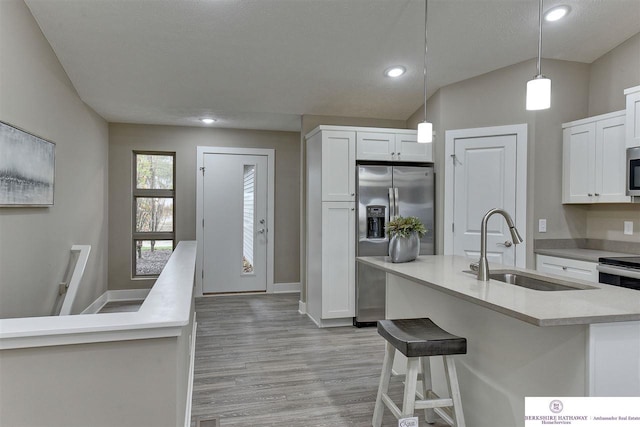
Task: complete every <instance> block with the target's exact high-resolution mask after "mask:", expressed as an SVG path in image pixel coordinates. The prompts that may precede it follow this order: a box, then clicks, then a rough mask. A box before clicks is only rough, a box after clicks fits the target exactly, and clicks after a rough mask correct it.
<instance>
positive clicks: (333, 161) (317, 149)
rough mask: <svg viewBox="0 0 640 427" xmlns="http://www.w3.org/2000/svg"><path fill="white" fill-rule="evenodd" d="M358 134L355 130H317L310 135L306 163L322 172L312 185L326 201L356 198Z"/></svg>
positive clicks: (312, 190) (317, 173)
mask: <svg viewBox="0 0 640 427" xmlns="http://www.w3.org/2000/svg"><path fill="white" fill-rule="evenodd" d="M355 150H356V134H355V132H353V131H343V130H318V131H317V132H315V133H312V134H309V135H308V136H307V159H308V160H307V167H308V168H316V169H317V170H313V171H311V173H312V174H316V175H318V176H319V178H320V179H319V181H317V182H315V181H314V182H313V184H314V187H311V188H310V191H311V192H312V193H313V194H317V193H320V194H321V195H322V196H321V197H322V200H323V201H331V202H352V201H355V199H356V174H355V169H356V155H355V154H356V151H355ZM309 159H310V161H309Z"/></svg>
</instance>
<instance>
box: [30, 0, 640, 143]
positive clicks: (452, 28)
mask: <svg viewBox="0 0 640 427" xmlns="http://www.w3.org/2000/svg"><path fill="white" fill-rule="evenodd" d="M25 1H26V4H27V6H28V7H29V9H30V10H31V12H32V14H33V16H34V17H35V19H36V21H37V22H38V24H39V26H40V28H41V29H42V32H43V33H44V35H45V37H46V38H47V39H48V41H49V43H50V44H51V46H52V47H53V50H54V51H55V53H56V55H57V56H58V58H59V60H60V62H61V64H62V66H63V67H64V69H65V70H66V72H67V74H68V75H69V78H70V79H71V81H72V83H73V85H74V86H75V88H76V90H77V91H78V94H79V95H80V97H81V98H82V100H83V101H84V102H85V103H87V104H88V105H89V106H91V107H92V108H93V109H94V110H95V111H96V112H97V113H98V114H100V115H101V116H102V117H104V118H105V119H106V120H108V121H110V122H127V123H146V124H172V125H187V126H193V125H196V126H201V125H202V126H203V124H202V123H200V121H199V119H200V118H201V117H205V116H211V117H214V118H216V119H217V122H216V123H214V124H213V125H212V126H218V127H226V128H246V129H268V130H291V131H298V130H300V116H301V115H303V114H316V115H331V116H349V117H371V118H386V119H400V120H405V119H407V118H408V117H409V116H410V115H411V114H413V113H414V112H415V111H416V110H417V109H418V108H419V107H420V106H421V105H422V103H423V102H422V99H423V71H422V70H423V61H424V59H423V55H424V1H423V0H25ZM557 4H566V5H569V6H570V7H571V9H572V10H571V13H570V14H569V16H568V17H567V18H565V19H564V20H563V21H560V22H556V23H545V25H544V44H543V57H544V58H554V59H563V60H569V61H579V62H585V63H591V62H592V61H594V60H595V59H597V58H598V57H600V56H602V55H603V54H604V53H606V52H608V51H609V50H611V49H612V48H614V47H616V46H617V45H619V44H620V43H622V42H624V41H625V40H627V39H628V38H629V37H631V36H633V35H634V34H636V33H638V32H640V0H546V1H545V10H547V9H549V8H550V7H551V6H553V5H557ZM537 27H538V1H537V0H429V22H428V35H429V55H428V58H429V59H428V64H429V66H428V72H427V75H428V91H429V94H432V93H433V92H435V91H436V90H437V89H438V88H440V87H443V86H446V85H448V84H451V83H455V82H458V81H461V80H465V79H468V78H471V77H474V76H477V75H480V74H484V73H487V72H489V71H492V70H495V69H498V68H502V67H505V66H508V65H512V64H515V63H518V62H522V61H525V60H528V59H531V58H534V57H535V56H536V55H537V46H538V45H537V35H538V30H537ZM396 64H401V65H404V66H405V67H406V68H407V73H406V74H405V75H404V76H403V77H401V78H398V79H391V78H388V77H385V76H384V75H383V71H384V70H385V69H386V68H387V67H389V66H391V65H396ZM543 71H544V61H543ZM534 74H535V69H534V68H533V69H532V70H531V75H532V76H533V75H534ZM551 77H553V76H551ZM525 83H526V82H523V90H524V85H525Z"/></svg>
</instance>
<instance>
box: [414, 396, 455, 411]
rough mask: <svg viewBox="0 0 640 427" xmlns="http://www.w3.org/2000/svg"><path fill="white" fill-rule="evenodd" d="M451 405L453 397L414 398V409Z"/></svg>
mask: <svg viewBox="0 0 640 427" xmlns="http://www.w3.org/2000/svg"><path fill="white" fill-rule="evenodd" d="M447 406H453V399H449V398H445V399H433V400H416V403H415V409H434V408H444V407H447Z"/></svg>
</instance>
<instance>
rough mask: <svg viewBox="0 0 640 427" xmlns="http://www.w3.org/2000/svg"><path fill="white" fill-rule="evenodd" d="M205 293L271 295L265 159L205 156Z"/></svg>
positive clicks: (203, 288) (261, 157)
mask: <svg viewBox="0 0 640 427" xmlns="http://www.w3.org/2000/svg"><path fill="white" fill-rule="evenodd" d="M203 167H204V176H203V200H202V209H203V212H202V218H203V222H202V226H203V245H202V248H203V253H202V269H203V271H202V273H203V274H202V290H203V293H216V292H248V291H266V290H267V242H268V239H269V233H270V230H269V229H268V227H267V225H268V224H269V222H268V218H267V188H268V187H267V180H268V170H267V168H268V161H267V156H261V155H257V156H254V155H238V154H207V153H205V154H204V156H203Z"/></svg>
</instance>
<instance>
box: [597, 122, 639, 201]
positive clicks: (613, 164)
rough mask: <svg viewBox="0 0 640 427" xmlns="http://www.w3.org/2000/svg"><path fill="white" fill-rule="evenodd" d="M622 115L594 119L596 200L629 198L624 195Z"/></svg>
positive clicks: (624, 199)
mask: <svg viewBox="0 0 640 427" xmlns="http://www.w3.org/2000/svg"><path fill="white" fill-rule="evenodd" d="M624 128H625V117H624V116H619V117H613V118H610V119H605V120H599V121H598V122H597V123H596V145H595V147H596V152H595V163H596V165H595V189H594V198H595V201H596V202H598V203H612V202H630V201H631V198H630V197H628V196H627V195H626V186H625V184H626V178H625V176H626V170H625V168H624V164H625V162H626V144H625V129H624Z"/></svg>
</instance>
